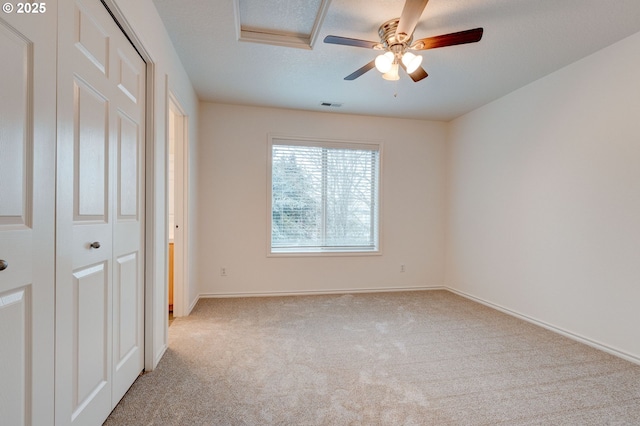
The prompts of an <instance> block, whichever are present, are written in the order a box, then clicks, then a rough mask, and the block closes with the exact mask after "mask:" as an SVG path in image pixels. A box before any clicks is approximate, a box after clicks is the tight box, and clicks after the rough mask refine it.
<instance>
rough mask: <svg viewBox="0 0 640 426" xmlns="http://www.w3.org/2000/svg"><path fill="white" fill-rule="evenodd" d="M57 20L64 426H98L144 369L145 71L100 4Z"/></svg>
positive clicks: (59, 351)
mask: <svg viewBox="0 0 640 426" xmlns="http://www.w3.org/2000/svg"><path fill="white" fill-rule="evenodd" d="M58 15H59V35H58V55H59V56H58V161H57V166H58V169H57V176H58V181H57V190H58V192H57V242H56V247H57V263H56V266H57V270H56V278H57V283H56V422H57V424H59V425H66V424H79V425H89V424H100V423H102V422H103V421H104V420H105V419H106V417H107V416H108V415H109V413H110V412H111V409H112V408H113V407H114V406H115V405H116V404H117V402H118V401H119V400H120V398H122V396H123V395H124V393H125V392H126V391H127V389H128V388H129V387H130V386H131V384H132V383H133V381H134V380H135V379H136V377H137V376H138V374H140V372H141V371H142V369H143V368H144V365H143V360H144V352H143V351H144V349H143V348H144V332H143V325H144V324H143V314H144V312H143V306H144V300H143V297H144V293H143V289H144V283H143V273H144V252H143V247H144V224H143V219H144V202H143V200H144V192H143V191H144V182H143V176H144V161H143V160H144V122H145V120H144V117H145V109H144V102H145V64H144V62H143V61H142V59H141V58H140V56H139V55H138V54H137V52H136V51H135V49H134V48H133V47H132V46H131V44H130V43H129V41H128V40H127V39H126V37H125V36H124V35H123V33H122V32H121V31H120V29H119V28H118V26H117V25H116V23H115V22H114V21H113V19H112V17H111V16H110V15H109V13H108V11H107V10H106V9H105V8H104V6H103V5H102V4H101V3H100V2H98V1H95V0H94V1H91V0H78V1H68V2H64V3H61V4H60V6H59V14H58Z"/></svg>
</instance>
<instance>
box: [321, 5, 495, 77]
mask: <svg viewBox="0 0 640 426" xmlns="http://www.w3.org/2000/svg"><path fill="white" fill-rule="evenodd" d="M428 1H429V0H406V2H405V4H404V8H403V9H402V15H400V18H395V19H390V20H388V21H387V22H385V23H383V24H382V25H381V26H380V29H378V35H379V36H380V42H376V41H367V40H359V39H355V38H348V37H340V36H334V35H329V36H326V37H325V39H324V42H325V43H330V44H341V45H344V46H354V47H364V48H366V49H375V50H384V53H382V54H380V55H378V56H377V57H376V58H375V59H374V60H373V61H371V62H369V63H368V64H366V65H365V66H363V67H362V68H360V69H358V70H356V71H355V72H353V73H351V74H349V75H348V76H346V77H345V78H344V79H345V80H355V79H356V78H358V77H360V76H361V75H362V74H364V73H366V72H367V71H369V70H371V69H373V68H374V67H375V68H376V69H378V71H380V72H381V73H382V77H383V78H384V79H386V80H398V79H399V78H400V76H399V75H398V68H399V67H402V68H403V69H404V70H405V71H406V72H407V74H409V77H411V79H412V80H413V81H415V82H418V81H420V80H422V79H423V78H425V77H427V75H428V74H427V72H426V71H425V70H424V68H422V66H421V64H422V56H420V55H416V54H414V53H412V52H410V51H411V50H427V49H436V48H438V47H447V46H455V45H457V44H466V43H475V42H478V41H480V39H481V38H482V32H483V29H482V28H474V29H471V30H466V31H460V32H456V33H450V34H443V35H439V36H434V37H427V38H421V39H419V40H416V41H413V31H414V30H415V28H416V25H417V24H418V20H419V19H420V15H422V12H423V11H424V8H425V7H426V6H427V3H428Z"/></svg>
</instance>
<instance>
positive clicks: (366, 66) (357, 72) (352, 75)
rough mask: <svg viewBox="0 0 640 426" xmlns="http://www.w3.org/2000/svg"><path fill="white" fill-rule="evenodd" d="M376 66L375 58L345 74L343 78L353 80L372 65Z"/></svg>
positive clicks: (370, 68)
mask: <svg viewBox="0 0 640 426" xmlns="http://www.w3.org/2000/svg"><path fill="white" fill-rule="evenodd" d="M375 66H376V61H375V59H374V60H373V61H371V62H369V63H368V64H367V65H365V66H363V67H362V68H360V69H358V70H356V71H354V72H352V73H351V74H349V75H348V76H346V77H345V78H344V79H345V80H355V79H356V78H358V77H360V76H361V75H362V74H364V73H366V72H367V71H370V70H372V69H373V67H375Z"/></svg>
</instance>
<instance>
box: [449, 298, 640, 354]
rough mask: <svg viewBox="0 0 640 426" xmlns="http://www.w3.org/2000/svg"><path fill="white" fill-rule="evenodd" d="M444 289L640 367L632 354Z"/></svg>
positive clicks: (507, 309)
mask: <svg viewBox="0 0 640 426" xmlns="http://www.w3.org/2000/svg"><path fill="white" fill-rule="evenodd" d="M443 289H445V290H447V291H450V292H451V293H453V294H457V295H458V296H461V297H464V298H465V299H469V300H471V301H473V302H477V303H480V304H482V305H485V306H488V307H490V308H492V309H495V310H497V311H500V312H503V313H505V314H507V315H511V316H513V317H516V318H519V319H521V320H524V321H527V322H529V323H531V324H535V325H537V326H540V327H542V328H546V329H547V330H550V331H553V332H554V333H558V334H561V335H562V336H565V337H568V338H570V339H572V340H575V341H577V342H580V343H584V344H585V345H588V346H591V347H593V348H596V349H599V350H601V351H603V352H606V353H608V354H611V355H614V356H617V357H618V358H622V359H624V360H626V361H629V362H632V363H634V364H638V365H640V358H639V357H637V356H635V355H631V354H629V353H627V352H624V351H621V350H619V349H616V348H612V347H611V346H608V345H605V344H604V343H600V342H597V341H595V340H592V339H589V338H587V337H584V336H581V335H579V334H575V333H572V332H570V331H567V330H564V329H562V328H560V327H556V326H554V325H552V324H549V323H546V322H544V321H540V320H538V319H536V318H532V317H530V316H528V315H524V314H521V313H520V312H517V311H514V310H512V309H509V308H505V307H504V306H501V305H498V304H495V303H492V302H489V301H487V300H484V299H481V298H479V297H476V296H473V295H471V294H469V293H465V292H463V291H460V290H456V289H453V288H450V287H443Z"/></svg>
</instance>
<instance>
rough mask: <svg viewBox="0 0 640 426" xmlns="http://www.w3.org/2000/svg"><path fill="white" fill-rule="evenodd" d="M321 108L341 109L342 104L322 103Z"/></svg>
mask: <svg viewBox="0 0 640 426" xmlns="http://www.w3.org/2000/svg"><path fill="white" fill-rule="evenodd" d="M320 106H323V107H333V108H340V107H341V106H342V102H322V103H320Z"/></svg>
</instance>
